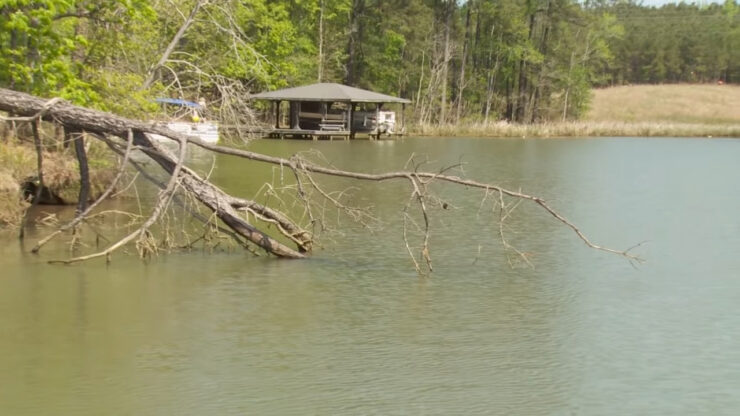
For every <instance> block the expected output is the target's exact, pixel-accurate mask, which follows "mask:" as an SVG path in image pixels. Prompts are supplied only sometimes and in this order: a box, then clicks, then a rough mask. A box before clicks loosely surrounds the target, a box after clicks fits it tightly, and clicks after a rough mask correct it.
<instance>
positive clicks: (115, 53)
mask: <svg viewBox="0 0 740 416" xmlns="http://www.w3.org/2000/svg"><path fill="white" fill-rule="evenodd" d="M0 4H1V5H0V48H1V49H2V51H3V53H2V55H0V86H3V87H10V88H13V89H16V90H21V91H27V92H31V93H34V94H39V95H44V96H62V97H64V98H66V99H68V100H70V101H72V102H75V103H78V104H83V105H87V106H92V107H97V108H100V109H103V110H106V111H112V112H115V113H119V114H125V115H129V116H134V117H141V118H147V117H148V116H150V115H151V113H153V112H156V110H157V108H156V106H154V105H153V104H152V102H151V99H152V98H154V97H155V96H159V95H172V96H177V97H181V98H186V99H191V100H197V99H200V98H204V99H206V100H207V101H209V103H219V104H216V105H217V106H218V105H223V103H225V102H230V103H239V102H242V103H243V102H244V101H245V99H244V96H245V93H246V92H247V91H252V92H255V91H262V90H267V89H275V88H281V87H286V86H295V85H300V84H305V83H310V82H315V81H317V80H318V79H319V78H320V79H321V80H322V81H325V82H347V81H348V82H351V83H352V84H354V85H357V86H359V87H364V88H369V89H373V90H377V91H379V92H384V93H388V94H394V95H400V96H404V97H408V98H411V99H413V100H414V106H413V109H410V110H409V116H410V118H412V119H416V120H417V121H419V122H422V123H431V122H437V123H448V122H456V121H458V120H459V119H460V118H467V119H485V120H486V121H488V120H496V119H508V120H512V121H521V122H533V121H544V120H547V119H561V118H565V119H574V118H578V117H579V116H580V115H582V114H583V113H584V111H585V109H586V108H587V105H588V102H589V97H590V95H589V90H590V89H591V87H593V86H601V85H611V84H622V83H645V82H653V83H663V82H697V81H700V82H701V81H716V80H720V79H721V80H723V81H725V82H740V13H739V11H740V8H739V7H738V5H737V2H736V1H734V0H726V1H725V2H724V4H712V5H709V6H705V7H700V6H696V5H688V4H680V5H666V6H662V7H660V8H655V7H647V6H641V5H639V4H637V3H636V2H633V1H626V2H622V1H618V2H614V1H608V0H588V1H583V2H578V1H575V0H528V1H521V0H496V1H492V0H468V1H465V2H462V1H454V0H294V1H286V0H221V1H202V0H168V1H152V0H102V1H92V0H4V1H3V2H2V3H0ZM196 5H199V7H197V8H196ZM193 10H197V13H196V14H195V19H194V20H193V22H192V24H191V25H189V26H188V27H187V28H186V30H185V32H184V35H183V36H182V38H180V39H179V41H178V42H177V43H176V44H174V50H173V51H172V53H171V54H170V55H169V56H168V59H166V60H165V61H164V64H163V65H162V66H157V67H156V68H155V64H157V62H159V60H160V58H161V57H162V55H163V53H164V51H165V50H166V48H167V46H168V45H169V44H170V42H171V41H172V39H173V38H174V37H175V34H176V33H178V31H179V30H180V29H181V27H182V26H183V22H185V21H186V19H187V17H188V16H189V15H190V13H191V11H193ZM150 76H151V77H152V78H153V79H155V80H156V82H154V83H152V84H151V85H153V86H152V87H151V88H148V89H143V88H142V85H143V84H144V83H145V80H147V79H148V78H150ZM238 111H242V112H246V108H245V107H244V106H242V107H240V109H239V110H238Z"/></svg>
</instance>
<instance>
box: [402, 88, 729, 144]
mask: <svg viewBox="0 0 740 416" xmlns="http://www.w3.org/2000/svg"><path fill="white" fill-rule="evenodd" d="M739 108H740V86H734V85H707V84H696V85H695V84H691V85H688V84H687V85H684V84H679V85H635V86H623V87H613V88H604V89H597V90H594V91H593V101H592V106H591V109H590V111H589V112H588V113H587V114H586V116H585V117H584V119H583V120H580V121H567V122H549V123H538V124H517V123H508V122H491V123H488V124H485V123H482V122H463V123H460V124H448V125H441V126H440V125H428V126H413V127H412V128H410V129H409V134H410V135H419V136H468V137H470V136H476V137H594V136H646V137H740V111H738V109H739Z"/></svg>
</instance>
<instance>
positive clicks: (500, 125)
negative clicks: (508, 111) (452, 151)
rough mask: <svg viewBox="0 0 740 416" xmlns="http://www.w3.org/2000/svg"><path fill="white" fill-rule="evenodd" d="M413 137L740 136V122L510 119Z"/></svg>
mask: <svg viewBox="0 0 740 416" xmlns="http://www.w3.org/2000/svg"><path fill="white" fill-rule="evenodd" d="M406 136H408V137H411V136H414V137H431V136H435V137H480V138H528V137H531V138H563V137H582V138H588V137H593V138H598V137H696V138H715V137H719V138H740V124H710V123H675V122H617V121H615V122H603V121H566V122H555V123H537V124H518V123H508V122H501V121H497V122H493V123H488V124H485V123H482V122H481V123H460V124H444V125H425V126H413V127H412V128H409V129H408V131H407V133H406Z"/></svg>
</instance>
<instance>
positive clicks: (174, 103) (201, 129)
mask: <svg viewBox="0 0 740 416" xmlns="http://www.w3.org/2000/svg"><path fill="white" fill-rule="evenodd" d="M154 101H156V102H158V103H160V104H162V105H163V106H169V108H170V109H171V108H173V107H174V108H175V111H171V112H168V113H172V114H170V116H172V117H173V118H175V119H182V118H186V117H187V118H192V120H193V121H192V122H189V121H180V120H177V121H169V122H164V123H163V124H164V125H165V126H167V128H168V129H170V130H172V131H175V132H177V133H181V134H184V135H186V136H190V137H195V138H197V139H200V140H202V141H203V142H206V143H218V123H216V122H213V121H202V120H201V114H202V113H203V111H205V102H201V103H195V102H192V101H186V100H181V99H177V98H157V99H156V100H154ZM153 137H154V138H155V139H157V140H167V139H166V138H165V137H162V136H159V135H156V134H155V135H153Z"/></svg>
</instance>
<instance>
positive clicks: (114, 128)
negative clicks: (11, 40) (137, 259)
mask: <svg viewBox="0 0 740 416" xmlns="http://www.w3.org/2000/svg"><path fill="white" fill-rule="evenodd" d="M0 111H4V112H7V113H9V114H10V113H12V114H14V115H15V116H16V117H14V118H12V119H13V120H17V121H32V122H37V121H38V120H45V121H50V122H54V123H58V124H60V125H62V126H64V128H65V129H67V130H69V131H82V132H86V133H89V134H90V135H91V137H97V138H98V139H100V140H102V141H104V142H106V144H108V145H109V147H111V148H112V149H113V150H114V151H115V152H116V153H118V154H120V155H122V156H123V161H124V162H123V163H124V164H125V163H126V162H129V163H134V162H133V161H131V160H130V158H129V153H130V152H131V151H132V148H134V149H136V150H139V151H141V152H143V153H144V154H146V155H147V156H148V157H149V158H150V159H151V160H153V161H154V162H155V163H157V164H158V165H159V166H160V167H161V168H162V169H164V170H165V171H166V172H168V173H169V174H170V180H169V182H168V184H167V185H166V186H164V189H163V190H162V191H161V192H160V194H159V198H158V201H157V204H156V205H155V208H154V209H153V210H152V212H151V213H150V216H149V219H148V220H147V221H145V222H144V224H143V225H142V226H141V227H139V229H138V230H136V231H135V232H134V233H132V234H130V235H128V236H126V237H125V238H124V239H122V240H120V241H119V242H117V243H115V244H113V245H111V246H110V247H108V248H107V249H105V250H103V251H101V252H99V253H96V254H93V255H89V256H81V257H76V258H72V259H69V260H65V261H64V262H67V263H69V262H76V261H82V260H87V259H90V258H94V257H99V256H106V257H108V256H110V254H111V253H112V252H113V251H114V250H115V249H117V248H119V247H121V246H123V245H124V244H126V243H129V242H131V241H134V240H136V241H137V243H141V242H142V241H144V240H146V239H147V238H150V237H149V234H148V233H149V230H148V229H149V227H151V225H152V224H153V223H154V222H155V221H156V219H157V218H158V217H159V215H160V214H161V212H162V211H163V210H165V209H166V207H167V205H168V203H169V202H170V201H171V200H172V198H173V195H174V194H175V193H176V191H178V190H181V191H182V192H184V193H185V194H187V195H188V196H190V197H192V198H194V199H196V200H197V201H199V203H200V204H202V205H203V206H205V207H207V208H208V209H209V210H210V211H212V212H213V214H214V215H215V216H216V217H217V218H218V219H219V220H220V221H221V222H222V224H224V225H225V226H226V227H228V228H229V229H230V230H231V231H232V232H233V234H234V235H235V236H238V237H240V238H244V239H245V240H247V241H249V242H251V243H253V244H255V245H257V246H259V247H261V248H262V249H264V250H265V251H267V252H268V253H271V254H273V255H276V256H278V257H283V258H293V259H300V258H304V257H306V255H307V254H308V253H309V252H310V251H311V248H312V245H313V243H314V241H313V239H314V236H313V234H312V233H311V232H310V231H308V230H305V229H303V228H302V227H301V226H299V225H298V224H297V223H296V222H295V221H294V220H292V219H291V218H290V217H289V216H288V215H286V214H284V213H282V212H280V211H278V210H276V209H274V208H271V207H267V206H264V205H261V204H259V203H257V202H255V201H252V200H249V199H245V198H241V197H236V196H233V195H230V194H228V193H226V192H224V191H223V190H221V189H220V188H219V187H217V186H216V185H214V184H212V183H211V182H209V181H208V180H207V179H205V178H202V177H200V176H199V175H198V174H197V173H196V172H194V171H192V170H191V169H189V168H188V167H187V166H184V163H183V161H184V148H185V146H186V144H188V143H189V144H192V145H195V146H199V147H201V148H204V149H207V150H210V151H212V152H215V153H220V154H225V155H231V156H234V157H239V158H243V159H246V160H251V161H255V162H262V163H268V164H271V165H275V166H279V167H282V168H288V169H290V170H292V171H293V173H294V175H295V178H296V181H297V185H296V194H297V198H298V199H299V200H304V202H305V203H306V211H307V215H308V216H309V217H310V218H311V223H314V222H316V221H317V219H316V218H314V216H313V214H312V212H311V209H310V203H309V201H307V198H308V197H307V196H306V194H307V192H306V188H310V189H312V190H315V191H317V193H318V195H319V196H320V197H321V198H323V199H324V200H325V201H328V203H329V204H331V205H334V206H335V207H337V208H338V209H341V210H344V211H345V212H347V213H348V214H350V215H351V216H353V217H354V218H355V219H358V220H360V221H361V220H362V218H364V216H365V215H367V214H366V213H365V212H364V211H363V210H361V209H357V208H351V207H348V206H346V205H344V204H343V203H342V202H341V201H340V198H337V197H334V196H332V194H331V193H329V192H326V191H324V190H323V189H322V188H321V187H320V185H319V184H318V183H317V181H316V180H315V179H314V177H313V176H314V175H329V176H335V177H344V178H351V179H355V180H363V181H389V180H399V179H400V180H403V181H407V182H408V183H409V184H410V187H411V188H410V190H411V193H410V198H409V203H408V204H407V206H406V208H405V209H404V224H406V223H407V220H410V221H413V220H412V219H411V217H410V216H409V214H408V211H409V209H410V207H411V206H412V205H416V206H417V207H418V209H419V210H420V212H421V214H422V218H423V220H424V222H423V223H422V224H421V225H418V229H419V230H421V232H422V233H423V235H424V237H423V241H422V243H421V247H420V250H419V257H420V260H421V261H418V260H417V258H416V256H415V255H414V253H413V250H412V249H411V246H410V245H409V242H408V239H407V238H406V229H405V227H404V233H403V234H404V239H406V246H407V248H408V250H409V253H410V254H411V258H412V259H413V262H414V266H415V268H416V269H417V270H418V271H419V272H422V270H423V269H426V270H428V271H431V269H432V263H431V256H430V248H429V235H430V229H429V228H430V225H429V224H430V222H429V217H428V212H427V211H428V205H429V204H437V205H438V206H440V207H443V208H446V207H447V203H445V202H442V201H439V200H438V199H435V198H434V197H433V196H432V195H431V193H430V192H429V191H428V189H427V188H428V185H429V184H430V183H431V182H446V183H451V184H456V185H463V186H467V187H471V188H478V189H481V190H482V191H484V192H485V196H484V199H485V198H488V197H489V196H490V195H494V196H497V198H492V200H497V201H500V220H501V222H503V221H504V220H505V219H506V217H508V216H509V212H510V210H511V207H512V206H516V204H509V205H506V204H505V203H504V201H503V198H504V197H510V198H513V199H515V200H517V201H528V202H531V203H534V204H536V205H537V206H539V207H540V208H542V209H543V210H544V211H545V212H546V213H548V214H550V215H551V216H552V217H554V218H555V219H556V220H557V221H559V222H560V223H562V224H563V225H565V226H566V227H568V228H570V229H571V230H572V231H573V232H574V233H575V234H576V235H577V236H578V238H580V239H581V240H582V241H583V242H584V243H585V244H586V245H587V246H589V247H591V248H593V249H597V250H601V251H606V252H609V253H614V254H618V255H620V256H624V257H626V258H628V259H629V260H630V261H639V260H640V259H639V258H638V257H637V256H635V255H633V254H631V253H630V250H631V249H628V250H615V249H611V248H608V247H603V246H600V245H597V244H594V243H592V242H591V241H590V240H589V239H588V238H587V237H586V236H585V235H584V234H583V233H582V232H581V230H580V229H579V228H578V227H576V226H575V225H574V224H573V223H572V222H570V221H569V220H568V219H566V218H565V217H564V216H563V215H561V214H560V213H558V212H557V211H556V210H554V209H553V208H552V207H550V206H549V205H548V204H547V203H546V202H545V200H543V199H542V198H539V197H537V196H532V195H528V194H525V193H522V192H518V191H512V190H508V189H505V188H502V187H499V186H496V185H494V184H489V183H483V182H478V181H475V180H471V179H465V178H460V177H457V176H452V175H448V174H446V173H445V171H442V172H436V173H435V172H421V171H418V170H414V171H399V172H388V173H381V174H368V173H361V172H351V171H346V170H340V169H335V168H332V167H327V166H323V165H318V164H315V163H310V162H308V161H306V160H304V159H302V158H300V157H297V156H294V157H292V158H290V159H285V158H280V157H273V156H267V155H264V154H260V153H255V152H251V151H248V150H243V149H236V148H230V147H224V146H219V145H214V144H209V143H204V142H202V141H200V140H198V139H196V138H192V137H189V136H185V135H182V134H179V133H176V132H174V131H171V130H169V129H167V128H165V127H163V126H161V125H156V124H154V123H145V122H142V121H137V120H131V119H127V118H124V117H119V116H116V115H112V114H109V113H104V112H100V111H96V110H91V109H86V108H82V107H78V106H74V105H71V104H69V103H66V102H64V101H61V100H59V99H53V100H44V99H41V98H38V97H34V96H31V95H28V94H23V93H19V92H15V91H11V90H7V89H0ZM5 119H6V120H9V119H10V118H5ZM151 134H157V135H160V136H163V137H166V138H168V139H170V140H173V141H174V142H177V143H178V144H179V155H178V156H175V155H173V154H171V153H170V152H169V151H167V150H166V149H164V148H163V147H162V146H161V145H160V144H159V143H157V142H156V141H154V140H152V138H151V137H150V135H151ZM79 156H81V157H82V155H79ZM120 169H123V167H121V168H120ZM120 173H121V171H120V170H119V174H118V175H117V176H116V179H115V182H117V181H118V179H119V176H120ZM160 188H162V186H160ZM109 194H110V188H109V189H108V190H106V192H104V193H103V195H102V196H101V198H99V199H98V200H97V201H95V202H94V203H93V204H92V205H90V206H89V207H85V208H83V207H78V214H77V216H76V217H75V219H74V220H73V221H72V222H71V223H69V224H67V225H65V226H63V227H61V228H60V229H59V230H57V231H56V232H55V233H54V234H52V235H51V236H49V237H47V238H46V239H44V240H42V241H40V242H39V244H37V245H36V246H35V247H34V249H33V251H34V252H38V250H39V249H40V247H41V246H42V245H43V244H44V243H45V242H46V241H48V240H49V239H50V238H52V237H53V236H55V235H58V234H59V233H61V232H62V231H64V230H66V229H69V228H72V227H74V226H75V225H77V224H79V223H80V222H81V221H84V218H85V217H86V216H88V215H89V214H90V212H91V211H92V208H94V207H95V206H96V205H98V204H99V203H100V201H102V199H104V198H106V197H108V196H109ZM517 203H518V202H517ZM245 212H246V213H249V214H251V215H252V216H253V217H255V218H257V219H259V220H260V221H263V222H265V223H269V224H272V225H274V226H275V228H276V229H277V230H278V231H279V232H280V233H281V234H282V235H283V236H284V237H285V238H286V239H288V240H289V241H291V243H292V244H294V245H295V248H291V247H288V246H287V245H285V244H283V243H281V242H280V241H278V240H277V239H275V238H273V237H271V236H269V235H268V234H266V233H265V232H263V231H261V230H259V229H258V228H257V227H255V226H254V225H253V224H251V223H249V222H247V220H246V219H245V216H244V215H243V214H244V213H245ZM246 217H247V218H248V215H247V216H246ZM500 230H501V232H500V237H501V241H502V243H503V244H504V247H505V248H506V249H507V250H514V251H515V252H516V253H517V254H518V255H521V256H522V257H523V258H524V260H525V261H526V257H525V255H524V254H522V253H519V252H518V251H516V250H515V249H513V247H511V246H510V245H509V244H508V243H507V242H506V239H505V238H504V235H503V227H501V228H500ZM139 252H140V254H141V253H142V250H141V249H140V250H139ZM422 264H424V266H422Z"/></svg>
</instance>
